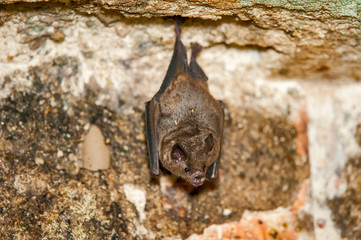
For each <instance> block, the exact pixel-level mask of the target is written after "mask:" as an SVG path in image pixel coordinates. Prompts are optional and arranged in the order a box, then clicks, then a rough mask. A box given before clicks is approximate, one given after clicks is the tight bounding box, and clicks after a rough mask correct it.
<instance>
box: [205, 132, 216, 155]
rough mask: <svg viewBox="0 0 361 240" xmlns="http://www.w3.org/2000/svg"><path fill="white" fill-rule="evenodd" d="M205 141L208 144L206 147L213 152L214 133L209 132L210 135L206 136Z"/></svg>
mask: <svg viewBox="0 0 361 240" xmlns="http://www.w3.org/2000/svg"><path fill="white" fill-rule="evenodd" d="M204 143H205V144H206V149H207V150H208V152H211V151H212V149H213V146H214V141H213V135H212V134H209V135H208V137H206V139H205V140H204Z"/></svg>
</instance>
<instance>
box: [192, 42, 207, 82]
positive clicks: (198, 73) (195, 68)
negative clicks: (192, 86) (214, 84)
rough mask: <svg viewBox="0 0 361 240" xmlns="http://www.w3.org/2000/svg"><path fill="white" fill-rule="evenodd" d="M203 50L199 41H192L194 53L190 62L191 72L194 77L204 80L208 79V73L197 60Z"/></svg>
mask: <svg viewBox="0 0 361 240" xmlns="http://www.w3.org/2000/svg"><path fill="white" fill-rule="evenodd" d="M201 50H202V46H201V45H199V44H198V43H192V55H191V62H190V64H189V72H190V75H191V77H192V79H202V80H204V81H207V80H208V77H207V75H206V74H205V73H204V72H203V70H202V68H201V67H200V66H199V65H198V63H197V61H196V58H197V56H198V54H199V52H200V51H201Z"/></svg>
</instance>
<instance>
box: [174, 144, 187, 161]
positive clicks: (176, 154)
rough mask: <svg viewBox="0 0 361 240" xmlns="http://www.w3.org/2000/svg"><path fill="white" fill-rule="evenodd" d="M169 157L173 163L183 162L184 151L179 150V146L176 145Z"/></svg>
mask: <svg viewBox="0 0 361 240" xmlns="http://www.w3.org/2000/svg"><path fill="white" fill-rule="evenodd" d="M171 157H172V160H173V161H175V162H180V161H183V160H184V158H185V154H184V151H183V149H182V148H181V146H179V145H178V144H176V145H174V146H173V148H172V153H171Z"/></svg>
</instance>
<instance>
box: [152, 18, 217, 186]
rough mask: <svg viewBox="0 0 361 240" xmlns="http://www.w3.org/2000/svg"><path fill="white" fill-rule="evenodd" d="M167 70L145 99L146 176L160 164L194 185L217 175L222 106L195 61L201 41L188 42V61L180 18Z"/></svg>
mask: <svg viewBox="0 0 361 240" xmlns="http://www.w3.org/2000/svg"><path fill="white" fill-rule="evenodd" d="M175 33H176V41H175V45H174V51H173V56H172V59H171V62H170V64H169V67H168V71H167V73H166V76H165V78H164V80H163V83H162V85H161V86H160V89H159V91H158V92H157V93H156V94H155V95H154V97H153V98H152V99H151V100H150V101H149V102H146V103H145V122H146V138H147V145H148V154H149V167H150V173H151V175H152V176H154V177H156V176H159V175H160V174H161V168H162V167H163V168H165V169H167V170H168V171H170V172H171V173H172V174H174V175H176V176H178V177H181V178H183V179H185V180H186V181H187V182H189V183H190V184H191V185H193V186H195V187H199V186H201V185H202V184H203V183H204V181H205V179H206V178H207V179H216V178H217V177H218V172H219V166H220V157H221V139H222V134H223V124H224V109H223V108H224V107H223V103H222V102H221V101H217V100H216V99H214V97H213V96H212V95H211V94H210V92H209V90H208V84H207V80H208V77H207V76H206V74H205V73H204V72H203V70H202V69H201V67H200V66H199V65H198V63H197V61H196V57H197V55H198V54H199V52H200V51H201V49H202V47H201V46H200V45H199V44H198V43H194V44H192V53H191V58H190V63H189V65H188V61H187V53H186V49H185V47H184V45H183V43H182V41H181V36H180V35H181V23H176V25H175Z"/></svg>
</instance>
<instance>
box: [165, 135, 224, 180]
mask: <svg viewBox="0 0 361 240" xmlns="http://www.w3.org/2000/svg"><path fill="white" fill-rule="evenodd" d="M219 151H220V137H219V136H217V134H216V133H215V132H212V131H211V130H209V129H204V130H199V129H194V128H187V129H179V131H177V132H176V133H172V134H169V135H168V136H166V137H165V138H164V140H163V144H162V147H161V155H160V158H161V163H162V165H163V166H164V167H165V168H166V169H168V170H169V171H170V172H172V173H173V174H174V175H177V176H179V177H181V178H183V179H185V180H186V181H187V182H189V183H190V184H192V185H193V186H195V187H198V186H201V185H202V184H203V183H204V181H205V179H206V173H207V170H208V169H209V167H210V166H211V165H212V164H213V163H214V162H215V161H216V160H217V158H218V155H219Z"/></svg>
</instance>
